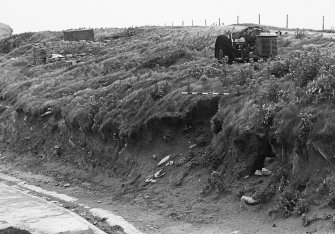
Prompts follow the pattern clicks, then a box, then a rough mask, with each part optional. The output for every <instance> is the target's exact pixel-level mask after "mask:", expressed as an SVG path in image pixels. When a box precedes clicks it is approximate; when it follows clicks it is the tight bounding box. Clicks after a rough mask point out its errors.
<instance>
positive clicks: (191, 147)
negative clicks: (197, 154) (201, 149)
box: [188, 144, 197, 149]
mask: <svg viewBox="0 0 335 234" xmlns="http://www.w3.org/2000/svg"><path fill="white" fill-rule="evenodd" d="M196 146H197V144H193V145H190V146H189V147H188V148H189V149H193V148H194V147H196Z"/></svg>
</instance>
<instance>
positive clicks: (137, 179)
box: [0, 103, 333, 233]
mask: <svg viewBox="0 0 335 234" xmlns="http://www.w3.org/2000/svg"><path fill="white" fill-rule="evenodd" d="M215 105H217V104H215V103H214V106H213V108H212V109H211V108H210V107H209V106H208V105H207V106H205V107H206V109H205V111H204V109H203V108H204V107H202V106H201V105H200V106H199V107H198V109H197V110H196V109H195V111H194V112H192V118H191V121H190V122H188V125H187V127H184V128H183V125H182V123H179V124H178V123H173V124H171V122H169V121H166V122H163V123H160V124H156V126H155V125H154V124H153V125H152V127H151V129H152V130H154V131H149V130H147V132H144V134H142V136H141V140H139V144H137V145H135V146H131V147H126V148H124V149H122V150H121V153H120V156H119V157H121V156H122V157H121V158H122V160H117V162H118V163H119V164H118V165H116V166H115V169H113V170H112V171H113V173H110V170H108V169H106V168H105V167H104V166H103V165H96V166H93V164H92V163H90V162H89V163H87V162H86V163H85V162H82V164H80V161H79V162H78V164H77V165H76V164H74V163H73V161H71V160H73V157H76V159H77V160H84V159H83V155H82V152H83V151H85V146H82V147H80V146H81V145H82V143H81V144H80V143H79V142H78V141H77V140H76V139H75V138H72V139H73V141H74V142H77V143H76V144H77V145H75V146H72V145H71V144H69V143H67V146H64V145H65V143H61V142H62V140H63V139H62V136H60V135H59V134H58V133H56V134H55V133H54V132H53V131H52V130H51V129H50V128H51V126H50V125H47V123H48V122H47V121H50V120H44V121H35V120H34V119H29V118H28V117H25V115H24V114H23V113H18V114H17V115H16V116H15V117H14V118H15V121H14V122H15V125H13V127H14V128H15V133H16V134H15V137H16V138H13V136H12V137H10V135H7V137H6V138H5V139H7V140H5V139H4V140H3V144H2V150H3V152H2V154H1V155H2V156H1V168H0V169H1V172H5V173H9V174H11V175H13V176H15V177H18V178H21V179H24V180H26V181H28V182H29V183H32V184H35V185H38V186H40V187H42V188H45V189H47V190H53V191H57V192H60V193H65V194H68V195H71V196H74V197H77V198H79V202H80V203H83V204H87V205H88V206H90V207H99V208H103V209H107V210H111V211H112V212H114V213H116V214H119V215H121V216H122V217H124V218H125V219H126V220H128V221H130V222H132V223H133V224H134V225H135V226H136V227H138V228H140V229H141V230H143V231H145V232H146V233H232V232H234V231H238V233H268V232H271V233H301V232H307V231H310V232H313V231H314V230H327V231H330V230H333V229H332V228H333V224H332V223H331V222H330V221H318V222H315V223H312V224H311V225H310V226H308V227H303V226H302V224H301V222H302V221H301V218H297V217H295V218H290V219H287V220H284V219H282V217H280V216H276V217H272V218H271V217H269V216H268V214H267V211H268V210H269V208H270V207H271V205H272V204H267V205H257V206H248V205H246V204H244V203H241V202H239V198H240V197H239V195H238V193H239V191H240V190H241V188H245V187H248V190H246V193H245V195H252V194H253V193H254V192H255V191H258V190H259V191H260V190H262V189H263V188H264V187H266V186H267V184H268V183H269V181H270V180H271V178H270V177H265V176H263V177H257V176H254V175H252V174H253V173H250V175H251V176H250V177H249V178H246V179H240V180H238V181H236V180H234V179H233V178H234V177H233V176H228V177H227V178H228V181H234V183H233V184H231V185H226V187H225V188H224V191H223V192H222V193H220V194H218V193H217V191H216V189H215V188H210V187H208V181H209V180H208V179H209V178H211V174H210V172H211V171H210V170H209V169H206V167H204V166H203V161H202V160H203V156H202V155H204V154H205V153H206V149H207V148H206V145H207V144H208V142H207V143H206V140H208V139H209V138H210V137H212V136H211V132H210V124H209V119H210V118H211V116H212V115H213V114H214V113H215V111H216V108H215ZM208 108H209V109H208ZM204 113H207V114H204ZM18 132H19V134H17V133H18ZM7 133H10V132H7ZM12 134H13V132H12ZM164 136H165V138H164ZM11 139H15V141H11ZM199 139H200V140H199ZM81 140H82V141H86V142H87V141H89V140H92V139H87V138H81ZM244 140H246V138H244ZM249 140H251V144H250V142H247V143H246V142H244V144H245V145H249V146H252V145H257V144H260V146H261V149H263V150H265V151H266V147H265V146H264V145H262V143H257V142H262V141H260V138H255V139H253V138H252V139H249ZM194 143H196V144H197V146H194V145H195V144H194ZM192 145H193V146H192ZM55 146H56V147H55ZM190 146H192V147H191V148H192V149H190ZM65 147H66V148H65ZM8 149H11V151H12V152H11V153H10V152H9V151H8ZM244 151H246V150H244ZM247 151H248V152H252V151H255V149H254V148H251V149H249V150H247ZM256 151H257V150H256ZM270 151H271V150H270ZM270 151H269V152H265V153H268V154H270V153H271V152H270ZM27 152H28V153H27ZM153 155H155V156H156V159H154V157H153ZM166 155H171V161H173V162H174V164H173V165H170V166H165V165H163V166H161V167H157V163H158V162H159V160H160V159H162V158H163V157H164V156H166ZM257 155H260V157H261V158H264V155H263V154H257ZM262 163H263V162H262ZM256 164H257V163H256ZM256 164H255V162H254V161H250V164H249V165H250V166H253V165H256ZM237 165H238V164H237ZM261 166H263V165H261ZM264 166H266V167H267V168H268V169H270V170H274V169H275V168H276V167H277V166H278V163H277V162H276V158H275V159H274V162H272V163H270V164H268V163H266V164H265V165H264ZM161 168H164V172H166V174H165V175H164V176H163V177H161V178H158V179H157V182H155V183H146V182H145V179H146V178H147V176H149V175H152V174H154V173H155V172H157V171H158V170H160V169H161ZM256 169H259V168H251V169H250V170H251V171H252V172H253V171H254V170H256ZM232 174H234V173H232ZM242 175H243V176H244V175H247V174H242ZM242 175H241V176H242ZM67 183H70V187H64V184H67ZM312 211H313V213H315V214H318V215H319V216H320V215H323V214H333V211H332V210H330V209H323V210H318V204H317V203H316V204H315V206H314V207H312ZM235 233H237V232H235Z"/></svg>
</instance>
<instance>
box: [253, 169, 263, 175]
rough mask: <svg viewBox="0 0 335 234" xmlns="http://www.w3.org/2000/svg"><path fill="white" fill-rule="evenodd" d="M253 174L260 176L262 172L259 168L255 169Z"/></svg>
mask: <svg viewBox="0 0 335 234" xmlns="http://www.w3.org/2000/svg"><path fill="white" fill-rule="evenodd" d="M255 175H258V176H262V175H263V174H262V172H261V171H260V170H256V171H255Z"/></svg>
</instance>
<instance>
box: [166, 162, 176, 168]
mask: <svg viewBox="0 0 335 234" xmlns="http://www.w3.org/2000/svg"><path fill="white" fill-rule="evenodd" d="M173 163H174V162H173V161H169V162H168V163H167V164H165V166H167V167H168V166H172V165H173Z"/></svg>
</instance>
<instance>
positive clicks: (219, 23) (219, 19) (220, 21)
mask: <svg viewBox="0 0 335 234" xmlns="http://www.w3.org/2000/svg"><path fill="white" fill-rule="evenodd" d="M220 25H221V19H220V18H219V26H220Z"/></svg>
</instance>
